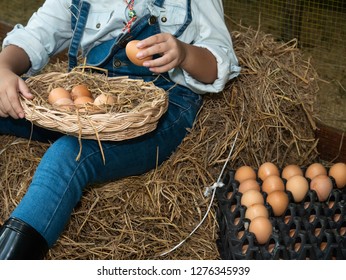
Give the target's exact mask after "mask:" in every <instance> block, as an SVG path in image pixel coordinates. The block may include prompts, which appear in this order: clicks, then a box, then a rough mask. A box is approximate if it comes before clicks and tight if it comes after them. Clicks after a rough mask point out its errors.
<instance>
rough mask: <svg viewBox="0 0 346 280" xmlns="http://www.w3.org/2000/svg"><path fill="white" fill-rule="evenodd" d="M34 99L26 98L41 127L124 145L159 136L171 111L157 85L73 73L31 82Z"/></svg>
mask: <svg viewBox="0 0 346 280" xmlns="http://www.w3.org/2000/svg"><path fill="white" fill-rule="evenodd" d="M26 83H27V85H28V87H29V88H30V91H31V93H32V94H33V95H34V99H32V100H28V99H25V98H21V103H22V106H23V109H24V111H25V115H26V118H27V119H28V120H29V121H31V122H32V123H34V124H35V125H38V126H41V127H44V128H47V129H50V130H54V131H60V132H62V133H65V134H68V135H74V136H77V137H79V138H84V139H97V140H111V141H120V140H125V139H131V138H135V137H138V136H141V135H143V134H145V133H148V132H150V131H153V130H154V129H155V128H156V126H157V122H158V120H159V119H160V117H161V116H162V115H163V114H164V113H165V112H166V110H167V107H168V96H167V93H166V92H165V91H164V90H163V89H161V88H158V87H156V86H155V85H154V83H153V82H144V81H143V80H135V79H129V78H127V77H114V78H113V77H107V75H105V74H99V73H92V72H89V71H84V69H83V71H78V70H73V71H71V72H68V73H60V72H50V73H46V74H41V75H37V76H33V77H30V78H28V79H27V80H26Z"/></svg>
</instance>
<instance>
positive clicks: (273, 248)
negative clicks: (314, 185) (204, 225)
mask: <svg viewBox="0 0 346 280" xmlns="http://www.w3.org/2000/svg"><path fill="white" fill-rule="evenodd" d="M234 174H235V171H234V170H230V171H228V172H227V173H226V175H225V176H224V178H223V183H224V187H222V188H218V189H217V190H216V198H217V201H218V204H217V207H216V216H217V220H218V224H219V238H218V240H217V246H218V249H219V253H220V257H221V258H222V259H227V260H251V259H257V260H271V259H284V260H302V259H314V260H330V259H337V260H340V259H342V260H344V259H346V205H345V204H346V203H345V201H346V189H345V188H344V189H342V190H340V189H337V188H336V186H335V182H333V184H334V188H333V190H332V192H331V194H330V195H329V198H328V200H327V201H325V202H319V201H318V198H317V195H316V193H315V192H314V191H313V190H309V191H308V193H307V195H306V196H305V198H304V200H303V201H302V202H300V203H295V202H294V200H293V197H292V195H291V193H290V192H287V194H288V196H289V201H290V202H289V205H288V207H287V209H286V212H285V213H284V214H283V215H282V216H279V217H276V216H274V215H273V212H272V209H271V206H270V205H269V204H267V203H265V206H266V207H267V209H268V212H269V219H270V221H271V224H272V226H273V232H272V234H271V236H270V238H269V240H268V241H267V242H266V243H265V244H262V245H260V244H258V242H257V241H256V237H255V235H254V234H253V233H251V232H249V230H248V227H249V224H250V220H248V219H247V218H245V211H246V207H245V206H243V205H241V204H240V200H241V196H242V194H241V193H240V192H238V191H237V189H238V186H239V183H238V182H237V181H236V180H234ZM284 181H285V180H284ZM260 183H261V182H260ZM263 195H264V199H266V194H265V193H263Z"/></svg>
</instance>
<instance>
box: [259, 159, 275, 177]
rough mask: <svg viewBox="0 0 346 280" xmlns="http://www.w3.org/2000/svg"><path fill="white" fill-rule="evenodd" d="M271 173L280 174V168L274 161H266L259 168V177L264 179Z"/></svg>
mask: <svg viewBox="0 0 346 280" xmlns="http://www.w3.org/2000/svg"><path fill="white" fill-rule="evenodd" d="M269 175H277V176H280V171H279V168H278V167H277V166H276V165H275V164H274V163H272V162H265V163H263V164H261V166H260V167H259V168H258V177H259V178H261V179H262V181H264V179H265V178H267V177H268V176H269Z"/></svg>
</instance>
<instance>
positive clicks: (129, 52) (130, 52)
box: [125, 40, 153, 66]
mask: <svg viewBox="0 0 346 280" xmlns="http://www.w3.org/2000/svg"><path fill="white" fill-rule="evenodd" d="M138 42H139V40H133V41H130V42H128V43H127V45H126V48H125V52H126V56H127V57H128V59H129V60H130V61H131V62H132V63H133V64H135V65H137V66H143V62H144V61H147V60H152V59H153V57H152V56H147V57H145V58H143V59H139V58H137V57H136V55H137V53H138V52H139V51H141V50H143V49H138V48H137V47H136V45H137V43H138Z"/></svg>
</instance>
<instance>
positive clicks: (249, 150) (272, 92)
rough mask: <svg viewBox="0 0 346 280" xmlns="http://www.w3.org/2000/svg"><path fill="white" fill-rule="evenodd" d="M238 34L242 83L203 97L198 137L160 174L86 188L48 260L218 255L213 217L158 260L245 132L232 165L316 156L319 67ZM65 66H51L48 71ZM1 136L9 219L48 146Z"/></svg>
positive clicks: (182, 232)
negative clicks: (316, 109) (315, 121)
mask: <svg viewBox="0 0 346 280" xmlns="http://www.w3.org/2000/svg"><path fill="white" fill-rule="evenodd" d="M233 37H234V45H235V49H236V52H237V55H238V57H239V60H240V64H241V65H242V67H243V71H242V73H241V75H240V77H239V78H238V79H236V80H234V81H232V82H231V83H230V84H229V85H228V86H227V87H226V89H225V90H224V91H223V92H222V93H220V94H212V95H207V96H205V103H204V106H203V108H202V110H201V112H200V114H199V117H198V119H197V121H196V123H195V125H194V127H193V129H192V130H191V133H190V134H189V135H188V136H187V137H186V139H185V140H184V141H183V143H182V144H181V146H180V147H179V149H178V150H177V151H176V152H175V153H174V154H173V155H172V156H171V158H170V159H169V160H167V161H166V162H164V163H163V164H162V165H161V166H159V167H158V168H157V169H156V170H153V171H151V172H148V173H147V174H143V175H141V176H136V177H130V178H125V179H122V180H119V181H116V182H112V183H109V184H105V185H102V186H95V187H93V188H90V189H87V190H86V191H85V195H84V197H83V199H82V200H81V202H80V204H79V205H78V206H77V207H76V209H75V211H74V213H73V214H72V217H71V221H70V223H69V224H68V226H67V228H66V230H65V231H64V233H63V235H62V236H61V238H60V239H59V240H58V242H57V244H56V245H55V246H54V248H53V249H52V250H50V252H49V256H48V258H49V259H218V258H219V253H218V251H217V246H216V240H217V237H218V225H217V222H216V219H215V213H214V211H210V212H209V213H208V215H207V218H206V220H205V221H204V222H203V223H202V225H201V226H200V227H199V228H198V230H197V231H196V232H195V233H194V234H193V235H192V236H191V237H190V238H189V239H188V240H187V241H186V242H184V243H183V244H182V245H181V246H180V247H179V248H177V249H176V250H174V251H172V252H170V253H169V254H166V255H164V256H160V255H161V254H162V253H165V252H167V251H168V250H170V249H172V248H173V247H174V246H175V245H177V244H178V243H179V242H180V241H182V240H183V239H185V238H186V237H187V236H189V234H190V233H191V231H192V230H194V229H195V227H196V225H197V224H198V223H199V221H201V219H202V217H203V215H204V214H205V213H206V212H207V207H208V205H209V203H210V197H205V196H204V194H203V192H204V188H205V187H206V186H210V185H211V184H213V183H214V182H215V181H216V180H217V178H218V176H219V175H220V172H221V169H222V167H223V165H224V164H225V161H226V158H227V156H228V154H229V151H230V148H231V146H232V144H233V141H234V138H235V135H236V134H237V132H238V131H239V136H238V140H237V142H236V145H235V149H234V151H233V155H232V157H231V160H230V162H229V163H228V168H236V167H237V166H239V165H242V164H248V165H252V166H254V167H258V166H259V165H260V164H261V163H263V162H264V161H272V162H275V163H276V164H278V166H280V167H282V166H283V165H284V164H287V163H291V162H294V163H297V164H299V165H304V164H308V163H310V162H312V161H314V160H315V159H316V157H317V155H318V154H317V151H316V140H315V139H314V131H313V130H314V128H315V124H314V121H313V119H314V116H313V113H314V111H313V104H314V99H315V95H316V91H317V85H316V84H317V76H316V72H315V71H314V69H313V68H312V67H311V65H310V64H309V62H308V61H304V60H303V59H302V56H301V54H300V51H299V50H298V49H297V47H296V44H295V42H290V43H288V44H281V43H278V42H275V40H274V39H273V38H272V37H271V36H269V35H266V34H263V33H261V32H258V31H255V30H252V29H241V30H240V31H237V32H234V33H233ZM61 66H65V64H64V63H62V64H55V65H50V68H48V69H49V70H48V71H54V70H56V68H57V67H61ZM243 107H244V110H243V109H242V108H243ZM241 116H243V118H242V122H240V120H241ZM1 138H2V139H1V144H0V156H1V159H0V160H1V168H0V172H1V178H0V190H1V192H0V195H1V197H0V206H1V207H0V211H1V212H0V218H1V219H2V220H4V219H6V218H7V216H8V214H9V213H10V211H11V210H12V209H13V208H14V206H15V205H16V204H17V203H18V201H19V200H20V198H21V197H22V195H23V194H24V192H25V190H26V187H27V186H28V184H29V182H30V179H31V177H32V174H33V172H34V169H35V167H36V166H37V164H38V162H39V159H40V157H41V156H42V155H43V153H44V151H45V149H46V148H47V147H48V146H47V145H43V144H40V143H36V142H28V141H26V140H22V139H19V140H18V139H16V138H14V137H8V136H2V137H1ZM23 170H24V171H23Z"/></svg>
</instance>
